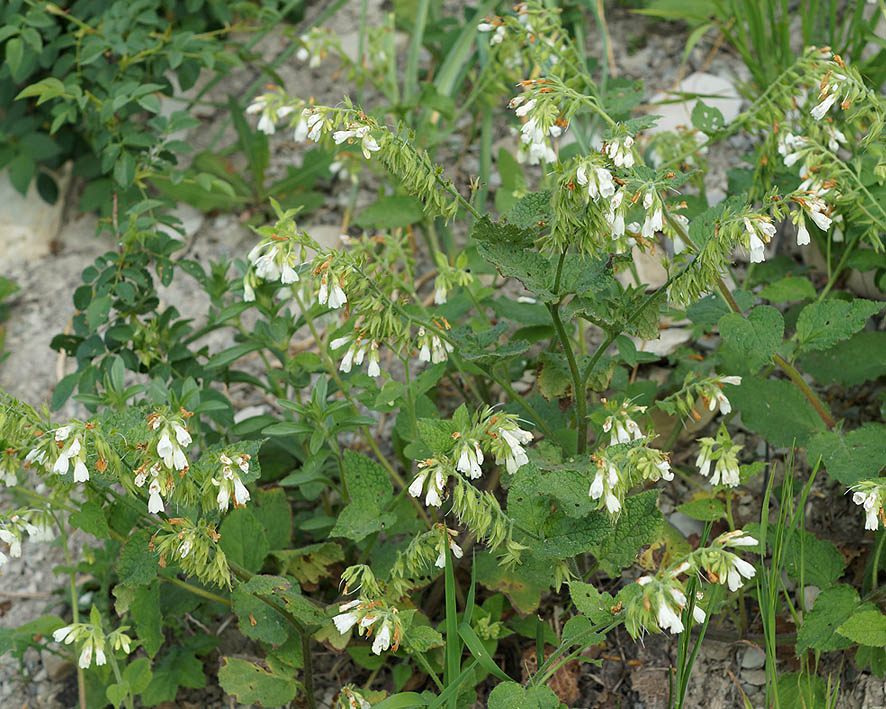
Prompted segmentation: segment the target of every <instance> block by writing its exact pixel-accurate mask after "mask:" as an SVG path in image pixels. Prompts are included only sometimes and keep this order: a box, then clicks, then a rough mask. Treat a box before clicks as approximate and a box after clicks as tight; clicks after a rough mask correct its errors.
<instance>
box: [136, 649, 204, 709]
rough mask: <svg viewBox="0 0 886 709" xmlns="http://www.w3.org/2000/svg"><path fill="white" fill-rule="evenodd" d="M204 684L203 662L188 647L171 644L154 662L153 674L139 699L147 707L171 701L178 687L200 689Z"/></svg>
mask: <svg viewBox="0 0 886 709" xmlns="http://www.w3.org/2000/svg"><path fill="white" fill-rule="evenodd" d="M205 686H206V675H205V674H204V672H203V663H202V662H201V661H200V659H199V658H198V657H197V656H196V654H195V652H194V650H193V649H191V648H189V647H177V646H172V647H170V648H169V650H168V651H167V652H166V653H165V654H164V655H163V657H162V658H161V659H160V660H159V661H158V662H155V663H154V675H153V677H151V682H150V684H148V686H147V688H146V689H145V690H144V692H142V696H141V701H142V703H143V704H145V705H146V706H149V707H153V706H157V705H158V704H162V703H164V702H172V701H174V700H175V697H176V695H177V694H178V688H179V687H187V688H189V689H202V688H203V687H205Z"/></svg>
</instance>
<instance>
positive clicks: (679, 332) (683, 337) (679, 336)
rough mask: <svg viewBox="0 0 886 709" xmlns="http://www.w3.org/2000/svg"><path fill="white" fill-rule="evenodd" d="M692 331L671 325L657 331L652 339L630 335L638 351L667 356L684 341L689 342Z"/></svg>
mask: <svg viewBox="0 0 886 709" xmlns="http://www.w3.org/2000/svg"><path fill="white" fill-rule="evenodd" d="M691 337H692V333H691V332H690V331H689V330H686V329H684V328H682V327H672V328H668V329H667V330H662V331H661V332H659V334H658V337H657V338H655V339H654V340H641V339H640V338H639V337H631V340H632V341H633V343H634V345H636V347H637V351H638V352H650V353H652V354H654V355H657V356H659V357H667V356H668V355H669V354H671V353H672V352H674V351H675V350H676V349H677V348H678V347H679V346H680V345H682V344H683V343H684V342H689V340H690V338H691Z"/></svg>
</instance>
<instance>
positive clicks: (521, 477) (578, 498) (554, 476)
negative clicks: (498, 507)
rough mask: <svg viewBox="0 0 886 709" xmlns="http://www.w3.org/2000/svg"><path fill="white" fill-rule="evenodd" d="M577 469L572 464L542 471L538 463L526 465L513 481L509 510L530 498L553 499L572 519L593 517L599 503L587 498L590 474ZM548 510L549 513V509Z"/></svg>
mask: <svg viewBox="0 0 886 709" xmlns="http://www.w3.org/2000/svg"><path fill="white" fill-rule="evenodd" d="M575 467H576V465H575V463H574V462H573V463H570V464H565V465H562V466H559V465H558V466H545V470H544V471H542V470H540V469H539V468H538V467H536V465H535V463H527V464H526V465H524V466H523V467H521V468H520V469H519V470H518V471H517V472H516V474H515V475H514V477H513V478H512V479H511V486H510V489H509V490H508V507H509V508H510V507H511V505H515V506H516V505H519V504H520V503H522V502H523V501H524V500H525V499H527V498H528V499H535V498H542V499H544V498H546V497H550V498H553V499H554V500H556V501H557V504H558V505H559V506H560V509H561V510H562V511H563V512H564V513H565V514H566V515H567V516H569V517H577V518H584V517H586V516H587V515H589V514H592V513H593V512H594V509H595V508H596V506H597V501H596V500H592V499H591V497H590V495H588V490H589V489H590V479H589V477H588V473H587V472H581V471H578V470H575V469H574V468H575ZM546 507H547V509H548V510H550V506H549V505H546Z"/></svg>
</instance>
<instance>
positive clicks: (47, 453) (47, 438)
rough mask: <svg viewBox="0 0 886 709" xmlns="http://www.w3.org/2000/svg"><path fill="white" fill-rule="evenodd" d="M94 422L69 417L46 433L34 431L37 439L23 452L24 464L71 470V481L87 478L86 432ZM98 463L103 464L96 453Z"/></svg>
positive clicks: (48, 468)
mask: <svg viewBox="0 0 886 709" xmlns="http://www.w3.org/2000/svg"><path fill="white" fill-rule="evenodd" d="M94 428H95V426H94V425H93V424H91V423H86V424H84V423H81V422H79V421H71V422H70V423H69V424H66V425H64V426H59V427H58V428H56V429H54V430H51V431H48V432H47V433H45V434H44V433H42V432H39V431H38V432H37V435H38V436H39V439H38V443H37V445H36V446H34V448H32V449H31V450H30V452H29V453H28V454H27V455H26V456H25V460H24V464H25V467H26V468H27V467H30V466H32V465H39V466H41V467H42V468H43V469H44V470H47V471H52V472H53V473H56V474H58V475H66V474H67V473H68V471H71V472H72V474H73V479H74V482H75V483H81V482H86V481H87V480H89V468H87V467H86V442H87V436H88V435H89V434H91V433H92V431H93V430H94ZM100 461H102V462H100V463H99V464H97V465H98V466H99V467H102V466H104V462H103V459H101V457H100Z"/></svg>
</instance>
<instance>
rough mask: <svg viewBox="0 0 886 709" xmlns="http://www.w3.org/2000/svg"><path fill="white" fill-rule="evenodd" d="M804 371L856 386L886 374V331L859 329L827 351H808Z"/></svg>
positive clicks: (828, 381) (802, 364) (819, 378)
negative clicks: (861, 330)
mask: <svg viewBox="0 0 886 709" xmlns="http://www.w3.org/2000/svg"><path fill="white" fill-rule="evenodd" d="M799 364H800V367H801V369H802V371H804V372H807V373H808V374H811V375H812V376H813V377H815V379H816V380H817V381H819V382H820V383H822V384H839V385H840V386H843V387H851V386H856V385H857V384H861V383H862V382H867V381H872V380H874V379H877V378H878V377H882V376H883V375H884V374H886V332H859V333H857V334H856V335H853V336H852V337H851V338H850V339H848V340H846V341H845V342H839V343H837V344H836V345H834V346H833V347H831V348H829V349H827V350H826V351H824V352H807V353H806V354H804V355H802V356H801V357H800V360H799Z"/></svg>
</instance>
